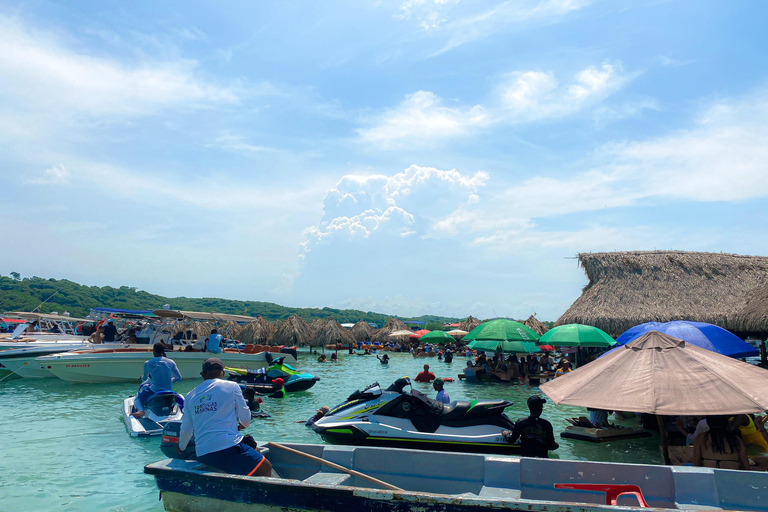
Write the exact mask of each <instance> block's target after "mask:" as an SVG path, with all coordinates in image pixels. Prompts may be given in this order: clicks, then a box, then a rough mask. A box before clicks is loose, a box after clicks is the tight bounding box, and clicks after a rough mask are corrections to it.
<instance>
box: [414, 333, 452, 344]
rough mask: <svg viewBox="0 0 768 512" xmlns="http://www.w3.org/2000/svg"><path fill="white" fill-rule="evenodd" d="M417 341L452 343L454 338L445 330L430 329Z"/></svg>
mask: <svg viewBox="0 0 768 512" xmlns="http://www.w3.org/2000/svg"><path fill="white" fill-rule="evenodd" d="M419 341H423V342H427V343H453V342H455V341H456V340H454V339H453V337H452V336H451V335H450V334H448V333H447V332H445V331H431V332H428V333H427V334H425V335H424V336H422V337H421V338H419Z"/></svg>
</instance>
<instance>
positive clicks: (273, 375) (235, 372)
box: [225, 357, 320, 394]
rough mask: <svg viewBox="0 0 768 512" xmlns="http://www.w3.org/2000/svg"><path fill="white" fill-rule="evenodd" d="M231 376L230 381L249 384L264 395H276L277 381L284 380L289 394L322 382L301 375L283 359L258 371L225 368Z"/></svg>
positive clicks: (284, 385)
mask: <svg viewBox="0 0 768 512" xmlns="http://www.w3.org/2000/svg"><path fill="white" fill-rule="evenodd" d="M225 370H226V371H227V374H228V375H229V380H234V381H235V382H239V383H243V384H247V385H248V387H253V388H254V389H255V390H256V391H257V392H259V393H262V394H269V393H274V392H275V391H276V390H277V386H276V385H275V384H274V380H275V379H283V387H284V388H285V391H287V392H288V393H293V392H295V391H306V390H308V389H309V388H311V387H312V386H314V385H315V382H317V381H319V380H320V377H315V376H314V375H310V374H308V373H301V372H299V371H298V370H296V368H294V367H293V366H291V365H289V364H285V363H283V358H282V357H280V358H277V359H275V361H274V362H273V364H272V365H271V366H269V367H268V368H259V369H258V370H245V369H242V368H225Z"/></svg>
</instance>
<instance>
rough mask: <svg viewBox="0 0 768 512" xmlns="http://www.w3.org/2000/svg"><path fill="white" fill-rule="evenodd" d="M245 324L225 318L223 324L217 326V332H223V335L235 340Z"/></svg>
mask: <svg viewBox="0 0 768 512" xmlns="http://www.w3.org/2000/svg"><path fill="white" fill-rule="evenodd" d="M244 327H245V326H244V325H240V324H238V323H237V322H233V321H232V320H227V321H226V322H224V323H223V324H221V325H219V326H218V328H217V329H218V331H219V334H223V335H224V336H229V337H230V338H231V339H233V340H236V339H238V336H239V335H240V332H241V331H242V330H243V328H244Z"/></svg>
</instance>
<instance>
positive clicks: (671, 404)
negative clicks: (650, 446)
mask: <svg viewBox="0 0 768 512" xmlns="http://www.w3.org/2000/svg"><path fill="white" fill-rule="evenodd" d="M540 389H541V391H542V392H543V393H545V394H546V395H547V396H548V397H549V398H551V399H552V401H553V402H554V403H556V404H565V405H576V406H581V407H591V408H594V409H604V410H609V411H634V412H642V413H648V414H656V415H667V416H673V415H684V416H708V415H733V414H749V413H762V412H765V411H766V410H768V372H766V371H765V370H763V369H761V368H758V367H757V366H753V365H751V364H748V363H743V362H741V361H737V360H735V359H732V358H730V357H726V356H723V355H720V354H718V353H716V352H711V351H709V350H705V349H703V348H699V347H696V346H693V345H690V344H686V343H685V342H684V341H683V340H679V339H677V338H673V337H672V336H667V335H666V334H662V333H660V332H658V331H650V332H648V333H646V334H644V335H642V336H640V337H639V338H637V339H636V340H634V341H632V342H631V343H628V344H626V345H624V346H622V347H619V348H617V349H614V350H613V351H611V352H609V353H607V354H606V355H604V356H603V357H601V358H600V359H598V360H597V361H594V362H592V363H589V364H587V365H585V366H582V367H581V368H579V369H577V370H575V371H573V372H571V373H569V374H566V375H564V376H562V377H558V378H556V379H554V380H552V381H550V382H547V383H546V384H542V385H541V387H540ZM659 426H660V430H661V435H662V442H663V444H664V459H665V462H666V463H667V464H669V455H668V450H667V447H668V442H667V439H666V430H665V429H664V428H663V426H664V423H663V421H659Z"/></svg>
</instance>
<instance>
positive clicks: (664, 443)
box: [656, 414, 672, 466]
mask: <svg viewBox="0 0 768 512" xmlns="http://www.w3.org/2000/svg"><path fill="white" fill-rule="evenodd" d="M656 422H657V423H658V424H659V433H660V434H661V454H662V455H663V456H664V464H666V465H667V466H669V465H671V464H672V462H671V461H670V460H669V434H668V433H667V425H666V424H665V423H664V416H661V415H659V414H657V415H656Z"/></svg>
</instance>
